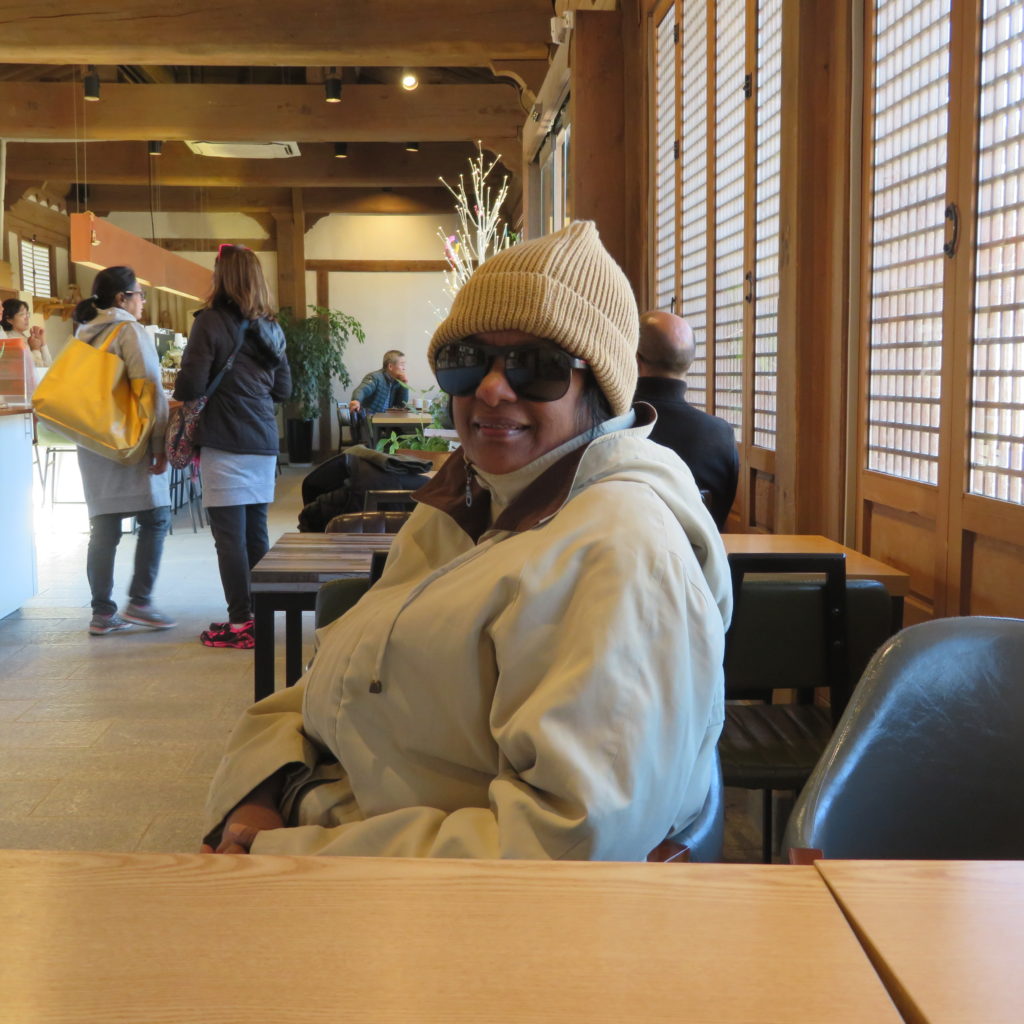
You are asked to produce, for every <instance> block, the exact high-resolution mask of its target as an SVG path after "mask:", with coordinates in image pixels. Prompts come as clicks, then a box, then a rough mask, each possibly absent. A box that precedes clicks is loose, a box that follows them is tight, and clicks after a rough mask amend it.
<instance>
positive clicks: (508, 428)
mask: <svg viewBox="0 0 1024 1024" xmlns="http://www.w3.org/2000/svg"><path fill="white" fill-rule="evenodd" d="M474 426H475V427H476V429H477V430H478V431H479V432H480V433H481V434H483V436H484V437H495V438H497V437H514V436H516V435H517V434H519V433H521V432H522V431H524V430H526V429H527V427H526V424H525V423H516V422H514V421H513V420H477V421H476V423H475V424H474Z"/></svg>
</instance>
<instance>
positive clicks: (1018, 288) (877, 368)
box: [857, 0, 1024, 620]
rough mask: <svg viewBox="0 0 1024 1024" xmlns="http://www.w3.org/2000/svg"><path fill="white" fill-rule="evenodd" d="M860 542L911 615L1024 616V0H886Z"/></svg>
mask: <svg viewBox="0 0 1024 1024" xmlns="http://www.w3.org/2000/svg"><path fill="white" fill-rule="evenodd" d="M867 13H868V29H867V32H866V40H867V46H866V73H865V88H866V97H865V115H866V116H865V122H866V124H865V134H864V152H865V164H866V168H865V179H864V180H865V202H864V210H865V214H866V229H865V234H864V237H865V241H866V245H865V258H864V277H863V279H864V282H865V294H864V296H863V304H862V311H863V330H862V342H863V349H862V352H863V368H864V370H863V390H862V409H863V412H864V416H863V426H862V430H861V435H860V439H859V445H858V457H859V462H860V466H861V469H860V471H859V474H858V485H857V486H858V502H857V510H858V537H859V541H860V544H861V546H862V547H864V548H865V550H867V551H868V552H869V553H870V554H872V555H874V556H876V557H878V558H881V559H883V560H884V561H888V562H891V563H893V564H895V565H898V566H900V567H901V568H903V569H905V570H907V571H908V572H910V574H911V578H912V595H911V598H910V600H909V602H908V619H910V620H914V619H917V618H924V617H929V616H934V615H952V614H979V613H989V614H1001V615H1024V590H1022V588H1020V586H1019V585H1018V584H1017V582H1016V581H1017V580H1019V579H1020V578H1021V576H1022V573H1024V465H1022V459H1024V440H1022V438H1024V312H1022V308H1024V169H1022V139H1024V120H1022V107H1024V104H1022V84H1024V57H1022V39H1024V20H1022V19H1024V0H983V2H982V3H981V4H980V5H976V4H974V3H964V2H962V0H874V2H873V3H872V4H869V10H868V12H867Z"/></svg>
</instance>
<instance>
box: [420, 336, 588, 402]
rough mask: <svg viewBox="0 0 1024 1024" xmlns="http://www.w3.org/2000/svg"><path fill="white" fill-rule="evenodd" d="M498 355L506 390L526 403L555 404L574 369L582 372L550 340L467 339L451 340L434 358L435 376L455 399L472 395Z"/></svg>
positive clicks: (577, 363) (581, 364) (581, 366)
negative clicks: (490, 341)
mask: <svg viewBox="0 0 1024 1024" xmlns="http://www.w3.org/2000/svg"><path fill="white" fill-rule="evenodd" d="M497 356H501V358H502V360H503V368H502V369H503V372H504V374H505V379H506V380H507V381H508V383H509V387H510V388H512V390H513V391H514V392H515V393H516V395H517V396H518V397H519V398H525V399H526V400H527V401H528V402H555V401H557V400H558V399H559V398H562V397H563V396H564V395H565V393H566V392H567V391H568V390H569V382H570V381H571V380H572V371H573V370H585V369H586V368H587V364H586V363H585V362H584V361H583V360H582V359H577V358H576V357H575V356H571V355H569V353H568V352H564V351H563V350H562V349H560V348H558V346H557V345H555V343H554V342H551V341H532V342H527V343H525V344H523V345H509V346H508V347H506V346H504V345H485V344H484V343H483V342H482V341H473V340H471V339H469V338H467V339H465V340H463V341H450V342H448V344H447V345H442V346H441V347H440V348H439V349H438V350H437V352H436V353H435V355H434V375H435V376H436V377H437V383H438V384H439V385H440V386H441V389H442V390H443V391H446V392H447V393H448V394H449V395H453V396H454V397H456V398H464V397H465V396H467V395H471V394H473V392H474V391H476V389H477V388H478V387H479V386H480V382H481V381H482V380H483V379H484V377H486V376H487V374H488V373H490V371H491V365H492V364H493V362H494V359H495V357H497Z"/></svg>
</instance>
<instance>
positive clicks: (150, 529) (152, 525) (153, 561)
mask: <svg viewBox="0 0 1024 1024" xmlns="http://www.w3.org/2000/svg"><path fill="white" fill-rule="evenodd" d="M131 516H134V517H135V521H136V522H137V523H138V524H139V536H138V540H137V541H136V542H135V571H134V572H133V573H132V581H131V584H130V585H129V587H128V600H129V601H130V602H131V603H132V604H137V605H142V606H143V607H145V606H146V605H148V604H149V603H150V601H151V599H152V597H153V585H154V584H155V583H156V574H157V572H158V570H159V569H160V556H161V555H162V554H163V551H164V537H166V536H167V531H168V530H169V529H170V528H171V508H170V506H169V505H163V506H161V507H160V508H147V509H145V510H144V511H142V512H108V513H105V514H104V515H100V516H93V517H92V518H91V519H90V520H89V552H88V555H87V556H86V562H85V571H86V574H87V575H88V577H89V587H90V588H91V590H92V610H93V614H94V615H113V614H114V612H116V611H117V604H116V602H115V601H113V600H112V599H111V594H112V593H113V590H114V555H115V554H116V552H117V545H118V544H120V542H121V521H122V520H123V519H128V518H130V517H131Z"/></svg>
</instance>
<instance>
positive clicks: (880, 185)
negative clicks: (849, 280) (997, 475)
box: [867, 0, 950, 484]
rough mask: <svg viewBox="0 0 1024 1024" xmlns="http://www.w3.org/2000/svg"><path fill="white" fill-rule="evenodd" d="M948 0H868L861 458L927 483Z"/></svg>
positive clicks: (938, 313)
mask: <svg viewBox="0 0 1024 1024" xmlns="http://www.w3.org/2000/svg"><path fill="white" fill-rule="evenodd" d="M949 15H950V0H876V4H875V30H874V38H873V39H872V52H873V67H872V69H871V81H872V97H871V106H872V109H873V114H874V133H873V137H872V139H871V140H869V143H868V145H869V150H870V158H871V171H870V174H871V178H870V180H871V195H870V201H869V204H868V205H869V208H870V211H871V224H872V238H871V253H870V260H871V266H870V312H869V329H868V345H869V369H868V444H867V465H868V468H869V469H872V470H876V471H877V472H880V473H887V474H890V475H892V476H898V477H902V478H904V479H909V480H915V481H919V482H923V483H929V484H934V483H936V480H937V474H938V458H939V399H940V397H941V380H940V373H941V369H942V308H943V301H942V281H943V273H944V267H943V261H944V260H945V256H944V255H943V251H942V246H943V237H944V211H945V193H946V159H947V146H946V135H947V130H948V127H947V124H948V97H949V24H950V16H949Z"/></svg>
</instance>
